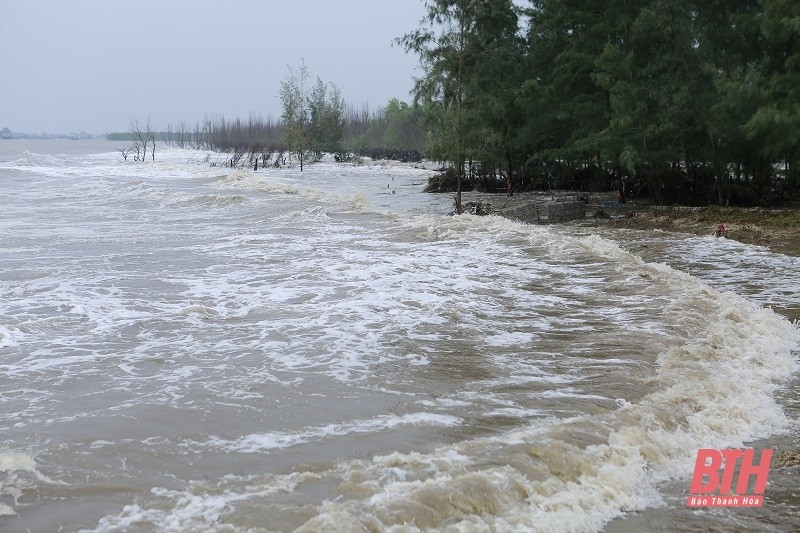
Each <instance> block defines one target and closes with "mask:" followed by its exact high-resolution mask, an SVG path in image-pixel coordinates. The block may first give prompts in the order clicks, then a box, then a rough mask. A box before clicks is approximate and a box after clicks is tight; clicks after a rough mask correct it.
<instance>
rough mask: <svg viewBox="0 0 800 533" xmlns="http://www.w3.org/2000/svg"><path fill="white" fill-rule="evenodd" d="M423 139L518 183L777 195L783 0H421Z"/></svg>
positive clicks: (795, 120) (793, 96) (793, 57)
mask: <svg viewBox="0 0 800 533" xmlns="http://www.w3.org/2000/svg"><path fill="white" fill-rule="evenodd" d="M426 10H427V17H426V18H425V19H424V20H423V21H422V24H421V25H420V27H419V28H418V29H416V30H414V31H412V32H410V33H408V34H407V35H405V36H403V37H402V38H400V39H399V40H398V41H399V43H400V44H402V45H403V46H404V47H405V48H406V50H407V51H408V52H411V53H416V54H418V55H419V57H420V60H421V64H422V67H423V69H424V74H423V76H421V77H420V79H418V80H417V82H416V85H415V88H414V92H415V97H416V100H417V101H418V102H420V103H422V104H423V105H424V108H425V121H426V127H427V128H428V131H429V133H430V135H429V138H428V141H429V143H428V144H427V146H426V149H427V150H428V152H429V155H431V156H433V157H435V158H438V159H442V160H446V161H449V162H451V163H452V165H453V167H454V169H455V170H456V171H457V173H458V175H459V177H462V178H464V179H466V178H467V177H468V176H469V174H470V172H475V171H477V172H479V173H484V174H486V173H489V174H492V175H499V176H502V177H504V178H505V181H506V182H507V184H508V187H509V190H512V188H517V189H520V188H529V187H578V188H589V189H603V188H610V187H611V186H612V184H613V183H616V184H618V185H619V184H624V185H625V186H626V188H627V189H628V190H629V191H631V192H632V193H634V194H635V193H641V194H647V195H649V196H651V197H652V198H653V199H654V200H655V201H657V202H659V203H673V202H681V203H686V204H707V203H717V204H729V203H737V204H749V205H757V204H776V203H780V202H782V201H785V200H787V199H789V198H792V197H797V194H798V182H800V169H799V167H800V159H798V158H799V157H800V2H798V1H797V0H531V1H529V2H527V3H526V4H525V5H520V2H512V1H511V0H428V1H427V2H426Z"/></svg>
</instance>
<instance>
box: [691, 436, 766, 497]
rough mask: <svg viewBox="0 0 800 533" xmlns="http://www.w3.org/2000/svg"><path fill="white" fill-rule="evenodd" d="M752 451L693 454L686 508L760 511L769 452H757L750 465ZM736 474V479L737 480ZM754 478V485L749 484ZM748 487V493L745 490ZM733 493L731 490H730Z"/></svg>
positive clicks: (708, 450) (705, 449) (704, 450)
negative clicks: (757, 455)
mask: <svg viewBox="0 0 800 533" xmlns="http://www.w3.org/2000/svg"><path fill="white" fill-rule="evenodd" d="M754 456H755V450H751V449H747V450H712V449H709V448H701V449H699V450H697V460H696V461H695V463H694V476H693V477H692V485H691V487H690V488H689V497H688V498H687V500H686V505H687V506H688V507H761V506H762V505H763V504H764V489H765V488H766V487H767V475H769V462H770V459H772V450H770V449H768V448H765V449H763V450H761V458H760V459H759V461H758V464H753V458H754ZM737 474H738V476H737ZM753 478H755V483H754V484H752V485H751V483H750V481H751V480H752V479H753ZM749 487H752V488H751V490H749V491H748V488H749ZM732 489H733V490H732Z"/></svg>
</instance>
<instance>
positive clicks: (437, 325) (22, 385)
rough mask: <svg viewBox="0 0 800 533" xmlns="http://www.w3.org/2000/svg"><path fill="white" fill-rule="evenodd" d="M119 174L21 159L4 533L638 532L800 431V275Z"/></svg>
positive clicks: (12, 196) (711, 254) (356, 193)
mask: <svg viewBox="0 0 800 533" xmlns="http://www.w3.org/2000/svg"><path fill="white" fill-rule="evenodd" d="M115 148H116V145H115V144H114V143H109V142H105V141H93V142H82V141H21V140H14V141H3V142H2V144H0V376H1V377H2V379H0V413H2V415H1V416H0V529H2V530H3V531H5V530H8V531H18V530H26V529H29V530H31V531H48V530H57V529H59V528H62V529H63V530H65V531H78V530H87V531H135V530H142V531H149V530H163V531H262V530H267V531H269V530H276V531H290V530H294V529H296V528H299V529H300V530H301V531H321V530H330V531H368V530H375V531H380V530H389V529H392V528H399V529H398V530H403V531H415V530H430V529H439V530H452V531H484V530H493V531H513V530H519V531H522V530H525V531H527V530H535V531H595V530H601V529H603V528H604V527H608V525H609V524H613V525H614V527H619V528H621V529H623V530H624V529H625V527H626V526H625V523H626V522H625V521H626V519H627V518H628V517H632V516H636V515H642V514H644V516H647V513H658V512H662V513H663V512H666V513H669V512H670V506H679V505H682V504H680V503H676V502H679V497H680V496H682V495H684V493H683V492H682V491H683V490H684V488H685V487H686V488H688V483H689V479H690V477H691V473H692V469H693V466H694V455H695V453H696V451H697V449H698V448H700V447H703V448H722V447H739V446H742V445H744V444H746V443H749V442H753V441H755V440H756V439H767V440H766V441H764V442H766V443H769V438H770V437H772V436H776V435H781V434H784V435H785V434H787V432H790V431H791V430H792V429H796V423H797V419H796V418H797V413H796V411H792V410H791V409H790V408H788V407H787V405H788V403H791V401H793V398H794V396H792V394H791V392H789V393H787V392H786V391H787V390H788V389H787V387H791V386H792V384H793V383H796V381H793V380H795V379H796V378H795V377H794V376H796V371H797V369H798V352H797V350H798V346H799V344H800V330H798V326H797V324H794V323H792V321H791V320H790V319H791V317H793V316H795V317H796V310H797V306H798V298H799V297H798V292H799V291H800V288H799V287H798V283H799V282H798V279H800V276H798V274H800V264H798V261H797V259H796V258H793V257H790V256H783V255H780V254H775V253H772V252H769V251H768V250H766V249H763V248H757V247H752V246H746V245H742V244H739V243H735V242H732V241H728V240H725V239H713V238H710V237H690V236H675V235H669V234H658V235H653V234H650V233H642V232H621V231H610V230H608V231H603V230H591V231H590V230H587V229H585V228H581V227H579V226H569V225H567V226H527V225H522V224H518V223H515V222H512V221H509V220H505V219H502V218H498V217H475V216H470V215H462V216H456V217H454V216H450V215H449V214H448V212H449V211H451V210H452V199H451V198H450V196H449V195H427V194H423V193H422V192H421V191H422V188H423V186H424V184H425V182H426V181H427V178H428V177H429V176H430V175H431V174H432V172H433V170H432V168H433V167H432V166H431V165H416V166H414V165H401V164H397V163H377V162H372V161H366V162H364V163H363V164H347V163H338V164H337V163H335V162H332V161H328V160H326V161H323V162H320V163H315V164H310V165H308V166H306V167H305V169H304V171H303V172H300V171H299V168H296V167H290V168H277V169H276V168H267V169H259V170H258V171H255V172H254V171H252V170H247V169H231V168H227V167H225V166H224V164H225V162H226V156H225V155H221V154H215V153H209V152H201V151H188V150H177V149H170V148H164V149H160V150H157V151H156V159H155V161H145V162H136V161H131V160H130V158H129V160H128V161H124V160H123V159H122V157H121V155H120V154H119V153H118V152H116V151H115ZM424 167H427V168H424ZM787 317H788V318H787ZM684 486H685V487H684ZM767 490H768V492H769V488H768V489H767ZM766 499H767V503H766V504H765V505H766V506H768V505H769V503H768V502H769V494H767V498H766ZM795 504H796V502H795ZM793 508H796V506H795V507H792V502H791V501H790V502H788V503H786V504H785V505H784V507H781V509H784V511H782V512H779V513H778V516H777V519H776V520H777V522H776V523H777V524H778V526H779V527H787V528H790V527H792V524H793V523H794V522H793V520H795V518H794V517H793V515H792V512H793V511H792V509H793ZM677 511H678V509H676V513H677ZM680 511H681V513H683V515H682V517H681V518H679V520H678V522H677V523H676V528H678V529H681V528H682V529H692V528H696V527H697V525H698V524H700V527H710V526H712V525H715V524H719V523H723V524H735V525H737V526H738V527H741V526H742V524H745V525H748V522H747V521H748V520H757V518H751V517H748V515H735V514H734V513H735V512H737V511H736V510H730V509H728V510H725V513H724V514H720V513H716V514H714V513H709V512H706V511H702V510H701V511H694V512H693V513H688V514H686V513H687V512H686V511H685V509H680ZM654 516H655V515H654ZM614 519H616V520H614ZM612 520H614V522H611V521H612ZM754 523H756V524H758V523H759V522H757V521H756V522H754ZM751 525H752V524H751ZM631 527H632V528H634V529H635V526H631Z"/></svg>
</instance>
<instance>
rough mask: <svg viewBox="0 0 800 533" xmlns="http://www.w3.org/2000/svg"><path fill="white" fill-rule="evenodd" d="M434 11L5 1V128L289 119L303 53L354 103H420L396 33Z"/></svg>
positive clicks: (1, 9)
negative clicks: (293, 72) (290, 80)
mask: <svg viewBox="0 0 800 533" xmlns="http://www.w3.org/2000/svg"><path fill="white" fill-rule="evenodd" d="M423 14H424V5H423V0H338V1H337V0H281V1H277V0H263V1H258V0H225V1H220V0H217V1H211V0H134V1H117V0H51V1H45V0H0V65H1V66H2V75H1V76H0V128H3V127H8V128H10V129H11V130H13V131H18V132H28V133H36V132H43V131H47V132H77V131H80V130H83V131H86V132H91V133H103V132H108V131H126V130H127V129H128V124H129V122H130V119H132V118H138V119H139V120H144V119H146V118H147V115H148V114H149V115H150V117H151V120H152V123H153V125H154V126H156V127H158V128H165V127H166V125H167V123H169V122H171V123H173V124H175V123H177V122H178V121H180V120H181V119H184V120H186V121H187V122H189V123H191V124H193V123H194V122H195V121H198V120H202V118H203V116H204V114H208V115H209V116H212V115H216V114H224V115H225V116H226V117H231V118H232V117H234V116H240V117H242V118H245V117H247V116H248V115H249V114H250V112H251V111H252V112H255V113H258V114H262V115H264V116H266V115H269V114H272V115H273V116H275V117H279V116H280V101H279V99H278V90H279V86H280V80H281V78H282V77H283V76H284V74H285V73H286V71H287V65H292V66H294V67H296V66H297V65H299V63H300V61H301V59H305V62H306V65H307V66H308V68H309V70H310V71H311V72H312V74H313V75H315V76H319V77H321V78H322V79H323V80H324V81H326V82H332V83H334V84H336V85H338V86H339V88H340V89H341V90H342V95H343V96H344V98H345V100H346V101H348V102H352V103H356V104H361V103H363V102H366V101H368V102H369V104H370V105H371V106H378V105H384V104H385V103H386V102H387V101H388V100H389V99H390V98H399V99H401V100H409V99H410V97H409V90H410V89H411V87H412V84H413V79H412V78H413V76H414V75H415V73H416V72H415V67H416V65H417V58H416V57H415V56H414V55H406V54H405V52H404V51H403V50H402V49H401V48H399V47H397V46H392V41H393V39H394V38H395V37H398V36H400V35H402V34H404V33H406V32H408V31H411V30H413V29H414V28H416V27H417V24H418V22H419V20H420V19H421V18H422V16H423Z"/></svg>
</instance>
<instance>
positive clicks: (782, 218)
mask: <svg viewBox="0 0 800 533" xmlns="http://www.w3.org/2000/svg"><path fill="white" fill-rule="evenodd" d="M578 198H580V199H582V200H583V201H585V202H586V217H585V218H577V219H574V220H572V221H569V222H562V223H561V224H576V225H580V226H582V227H610V228H615V229H633V230H642V231H647V230H660V231H666V232H669V233H676V234H688V235H696V236H707V235H713V234H714V231H715V229H716V228H717V226H718V225H719V224H724V225H725V229H726V233H725V236H724V237H723V238H726V239H733V240H736V241H739V242H741V243H744V244H752V245H756V246H763V247H765V248H768V249H770V250H771V251H773V252H777V253H781V254H784V255H791V256H794V257H800V209H797V208H785V209H762V208H744V207H717V206H708V207H683V206H655V205H652V204H651V203H650V202H649V201H643V200H640V199H631V200H628V201H627V202H626V203H625V204H619V203H618V202H617V199H616V193H614V192H602V193H585V192H580V191H553V192H548V191H542V192H523V193H515V194H514V196H512V197H508V196H506V195H505V193H482V192H476V191H467V192H464V193H462V202H463V203H464V205H467V204H468V203H472V204H480V205H481V208H482V214H494V215H500V216H508V215H509V214H510V213H513V212H515V211H517V210H519V209H520V208H523V207H524V206H526V205H530V204H533V203H534V202H537V203H539V202H547V201H560V200H569V199H571V200H573V201H574V200H575V199H578ZM509 218H514V217H513V216H509Z"/></svg>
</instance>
